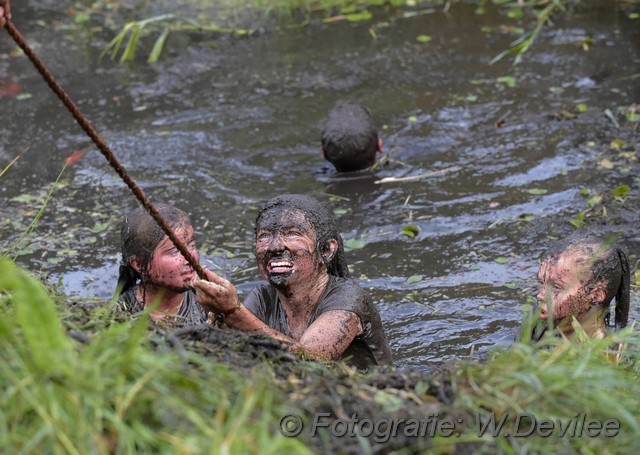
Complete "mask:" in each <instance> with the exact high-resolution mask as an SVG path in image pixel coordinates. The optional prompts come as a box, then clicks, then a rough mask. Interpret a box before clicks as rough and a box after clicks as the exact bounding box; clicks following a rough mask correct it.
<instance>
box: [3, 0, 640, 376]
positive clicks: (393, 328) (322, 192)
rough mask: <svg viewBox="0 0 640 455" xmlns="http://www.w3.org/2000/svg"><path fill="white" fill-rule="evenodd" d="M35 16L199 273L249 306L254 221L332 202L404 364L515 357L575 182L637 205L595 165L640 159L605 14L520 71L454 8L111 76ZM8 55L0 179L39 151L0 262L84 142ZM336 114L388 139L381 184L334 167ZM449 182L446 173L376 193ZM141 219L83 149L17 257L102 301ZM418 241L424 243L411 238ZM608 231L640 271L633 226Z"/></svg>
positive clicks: (627, 34) (175, 44) (93, 45)
mask: <svg viewBox="0 0 640 455" xmlns="http://www.w3.org/2000/svg"><path fill="white" fill-rule="evenodd" d="M33 4H35V5H36V6H33V5H31V6H27V5H16V6H15V7H14V9H15V11H14V15H15V23H16V25H17V26H18V27H19V29H20V30H21V31H22V33H23V34H24V35H25V37H26V38H27V40H28V42H29V43H30V44H31V45H32V46H33V47H34V48H35V50H36V52H38V54H39V55H40V56H41V58H42V59H43V60H44V61H45V62H46V63H47V65H48V66H49V67H50V70H51V71H52V73H53V74H54V75H55V76H56V77H57V78H58V80H59V82H60V83H61V84H62V85H63V87H65V88H66V90H67V91H68V92H69V93H70V95H71V96H72V97H73V99H74V100H75V101H76V102H77V103H78V105H79V106H80V108H81V110H82V111H83V112H84V113H85V114H86V115H87V116H88V117H89V118H90V119H91V120H92V122H93V123H94V125H95V126H96V128H97V129H98V130H99V131H100V132H101V134H102V135H103V136H104V137H105V139H106V140H107V142H108V143H109V145H110V146H111V148H112V150H113V151H114V152H115V154H116V155H117V156H118V158H119V159H120V160H121V161H122V162H123V163H124V164H125V166H126V168H127V170H128V171H129V172H130V173H131V175H132V176H133V177H134V178H135V179H136V181H137V182H138V183H139V184H140V185H141V186H142V187H143V188H144V190H145V192H146V193H147V194H148V195H149V196H150V198H151V199H152V200H154V201H163V202H169V203H173V204H175V205H177V206H179V207H181V208H183V209H185V210H186V211H187V212H188V213H190V214H191V216H192V221H193V223H194V226H195V228H196V232H197V235H198V238H199V243H200V247H201V251H202V253H203V254H202V257H203V259H202V261H203V263H205V264H207V265H208V266H209V267H210V268H213V269H214V270H217V271H218V272H219V273H221V274H223V275H225V276H227V277H229V278H230V279H232V281H234V282H236V283H238V284H239V286H240V289H241V290H242V291H247V290H248V289H250V288H251V287H252V285H253V284H254V283H255V282H256V281H257V280H259V277H258V275H257V271H256V269H255V264H254V259H253V250H252V239H253V221H254V218H255V215H256V213H257V207H258V206H259V205H260V204H261V203H262V202H264V201H266V200H267V199H268V198H271V197H272V196H274V195H277V194H280V193H306V194H309V195H311V196H314V197H316V198H318V199H320V200H322V201H325V202H327V203H329V204H330V205H331V206H332V207H333V208H334V210H335V212H336V216H337V218H338V222H339V226H340V227H341V230H342V233H343V237H344V239H345V241H346V242H347V245H351V246H353V247H357V248H355V249H352V250H351V251H349V253H348V258H349V260H350V263H351V265H352V270H353V274H354V276H356V277H357V278H359V279H360V282H361V284H362V285H363V286H364V287H366V288H367V289H368V290H369V291H370V292H371V294H372V295H373V297H374V300H375V301H376V303H377V305H378V308H379V310H380V313H381V316H382V318H383V321H384V324H385V327H386V329H387V331H388V334H389V337H390V342H391V346H392V349H393V352H394V355H395V358H396V360H397V363H398V364H399V365H400V366H415V367H419V368H425V367H428V365H429V363H431V362H439V361H441V360H444V359H451V358H455V357H464V356H468V355H469V353H470V352H471V350H475V351H476V352H481V353H482V352H486V351H487V350H488V349H490V348H492V347H493V346H496V345H500V344H507V343H509V341H510V340H511V339H512V338H513V337H514V335H515V334H516V332H517V328H518V326H519V323H520V321H521V318H522V307H523V305H522V304H524V303H526V301H527V296H532V295H533V294H534V291H533V288H534V286H535V279H534V274H535V271H536V267H537V261H538V258H539V255H540V254H541V251H542V250H543V249H544V247H545V245H546V242H547V241H548V240H549V238H550V237H553V236H561V235H565V234H567V233H569V232H571V231H572V230H573V229H574V228H573V227H572V226H571V225H570V224H569V220H571V219H573V218H575V216H576V214H577V212H579V211H580V210H584V208H585V198H584V197H583V196H581V195H580V192H581V191H582V190H583V188H587V190H588V191H600V190H602V189H603V188H608V189H613V188H615V187H617V186H618V185H622V184H626V185H629V186H630V187H631V188H632V191H636V187H637V184H638V181H637V176H635V175H632V173H630V172H626V173H625V171H624V169H622V170H621V172H620V173H619V174H618V175H620V177H619V178H616V179H615V180H612V181H602V175H603V174H602V172H601V171H602V169H601V168H600V167H599V164H598V163H599V162H601V160H602V153H603V152H607V151H608V150H609V144H610V143H611V142H612V141H614V140H615V139H623V140H625V143H626V145H625V147H626V148H625V150H635V152H636V155H637V150H638V145H637V144H638V141H637V139H638V134H637V131H635V130H634V128H633V127H634V125H633V124H632V123H630V122H627V121H625V119H624V117H623V116H621V115H618V114H617V112H618V111H617V110H618V108H619V107H626V106H629V105H631V104H632V103H639V102H640V27H639V26H638V25H639V22H638V20H632V19H629V18H628V17H627V15H626V14H624V12H623V11H621V10H619V9H616V7H615V6H614V5H611V4H609V3H603V4H602V5H600V6H591V7H589V8H584V9H582V10H577V11H575V12H573V13H572V14H569V15H567V16H566V17H563V18H558V19H557V20H556V21H555V22H554V23H553V25H552V26H549V27H546V28H545V29H544V30H543V32H542V35H541V36H540V38H539V41H538V42H537V43H536V44H535V46H534V47H533V49H532V50H531V51H530V52H529V53H528V54H526V56H525V58H524V61H523V63H521V64H520V65H518V66H515V67H514V66H512V64H511V61H507V60H505V61H500V62H498V63H497V64H495V65H489V61H490V60H491V59H492V58H493V57H494V56H495V55H497V54H498V53H499V52H501V51H502V50H504V49H505V48H506V47H508V44H509V43H510V42H511V41H513V40H514V39H515V38H516V37H517V36H516V35H513V34H508V33H507V32H506V31H505V28H504V26H505V25H513V24H517V22H514V21H513V20H511V19H508V18H506V17H505V16H504V15H502V14H500V13H499V12H498V11H495V10H490V11H489V12H488V13H487V14H486V15H482V16H479V15H477V14H475V12H474V7H473V6H471V5H465V4H459V3H455V4H453V6H452V8H451V9H450V10H449V12H448V13H446V14H445V13H443V12H441V11H436V12H434V13H431V14H419V15H416V16H413V17H403V16H401V15H398V14H396V13H395V12H389V13H385V14H378V15H376V16H374V19H373V20H372V21H371V22H366V23H347V22H337V23H332V24H324V25H313V26H310V27H306V28H302V29H298V30H289V31H286V32H272V33H265V34H262V35H261V36H256V37H252V38H249V39H228V38H222V39H220V40H219V41H218V43H217V46H216V47H215V48H212V47H211V46H210V39H208V38H203V37H202V36H182V37H178V38H176V39H174V40H173V41H171V39H170V41H169V52H168V53H167V54H166V55H165V57H164V58H163V59H162V60H161V62H160V63H159V64H156V65H153V66H151V65H147V64H146V63H144V58H143V56H142V52H141V53H140V56H139V58H138V59H137V60H136V62H135V63H134V64H132V65H120V64H117V63H112V62H111V61H109V60H103V61H102V62H100V61H99V60H98V55H99V53H100V51H101V50H102V49H103V48H104V46H105V40H108V39H109V38H110V37H111V36H107V35H106V34H105V36H96V35H92V34H90V33H89V32H88V31H87V30H85V29H82V28H80V29H78V30H75V31H68V30H65V29H64V28H62V27H60V26H58V27H56V26H54V20H59V19H62V21H63V22H64V21H67V22H69V21H70V19H69V18H68V17H66V16H65V13H64V11H62V10H51V9H48V7H47V6H46V5H47V3H46V2H42V3H38V2H33ZM38 21H40V22H38ZM43 24H44V25H47V26H43ZM520 25H524V26H526V27H527V29H530V28H531V24H530V23H528V22H523V23H522V24H520ZM371 27H373V29H374V30H375V35H376V38H374V37H373V35H372V33H370V28H371ZM490 30H491V31H490ZM98 35H99V34H98ZM419 35H429V36H431V37H432V40H431V41H430V42H428V43H421V42H419V41H418V40H417V39H416V38H417V37H418V36H419ZM586 38H590V39H592V41H593V43H592V45H591V46H590V48H589V49H588V50H586V51H585V50H584V49H583V48H582V47H581V46H580V42H582V41H583V40H585V39H586ZM187 44H188V46H186V45H187ZM14 47H15V46H14V45H13V43H12V42H10V39H9V36H8V35H7V34H6V33H5V34H2V35H1V37H0V56H1V58H0V77H1V78H2V80H0V89H1V88H2V87H5V90H4V91H2V90H0V94H2V95H1V98H2V106H3V109H2V110H0V122H1V124H2V135H1V137H0V160H1V161H0V166H1V167H2V168H4V167H5V166H6V165H7V164H8V163H9V162H10V161H11V160H12V159H13V158H15V157H16V156H17V155H18V154H19V153H20V152H22V151H25V152H24V154H23V156H22V157H21V158H20V160H19V161H18V162H17V163H16V164H15V165H14V166H13V167H11V169H10V170H9V171H8V172H7V173H6V174H5V175H4V176H2V177H1V178H0V193H1V194H2V207H1V208H0V213H1V214H2V222H1V224H0V233H1V240H0V246H1V247H2V250H3V251H4V250H7V249H9V248H11V246H12V245H13V244H14V242H16V241H17V240H18V238H19V237H20V235H21V233H22V232H24V230H25V229H26V227H27V226H28V225H29V223H30V222H31V220H32V219H33V217H34V216H35V214H36V212H37V210H38V209H39V207H40V206H41V205H42V203H43V200H44V197H45V196H46V193H47V192H48V191H49V189H50V188H51V186H52V185H53V182H54V181H55V179H56V177H57V175H58V173H59V172H60V170H61V169H62V164H63V161H64V159H65V158H66V157H67V156H69V155H70V154H71V153H72V152H73V151H75V150H79V149H83V148H85V147H87V146H88V145H90V144H89V142H88V139H87V138H86V137H85V136H83V133H82V132H81V130H80V129H79V127H78V126H77V125H76V124H75V123H74V121H73V119H72V117H71V116H70V115H69V114H68V113H67V112H66V110H65V109H64V108H63V106H62V104H61V103H60V102H59V101H58V100H57V99H56V98H55V97H54V95H53V94H52V93H51V92H50V91H49V89H48V88H47V86H46V85H45V84H44V82H43V81H42V80H41V79H40V76H39V75H38V74H37V73H36V71H35V70H34V69H33V68H32V67H31V66H30V63H29V62H28V61H27V60H26V58H25V57H24V56H22V57H13V56H10V53H11V51H12V50H13V49H14ZM505 77H506V79H499V78H505ZM511 78H512V79H511ZM510 83H512V85H513V86H510V85H509V84H510ZM12 84H13V85H12ZM16 85H17V86H18V87H19V89H18V90H19V93H18V94H17V96H16V93H13V92H11V90H14V91H15V87H16ZM6 87H9V88H6ZM11 87H14V88H13V89H11ZM338 99H351V100H354V101H358V102H361V103H363V104H365V105H366V106H368V107H369V108H370V109H371V111H372V112H373V114H374V117H375V118H376V121H377V123H378V125H379V126H380V132H381V133H380V134H381V137H382V139H383V141H384V148H385V152H386V153H388V156H389V158H390V159H391V162H390V163H389V164H387V165H385V166H382V167H381V168H380V169H378V170H377V171H376V172H375V175H368V176H359V177H339V176H336V175H335V174H333V173H332V172H331V170H330V169H329V168H328V166H327V165H326V164H325V163H324V162H323V161H322V159H321V157H320V153H319V149H320V130H321V127H322V123H323V121H324V118H325V116H326V114H327V113H328V111H329V110H330V108H331V107H332V106H333V104H334V103H335V101H336V100H338ZM581 104H582V105H584V107H586V111H585V112H580V109H579V108H578V105H581ZM606 109H609V110H610V111H611V112H612V113H613V114H614V116H615V118H616V120H617V123H618V124H617V125H616V124H614V122H613V121H612V120H611V119H610V118H608V117H607V116H606V115H605V114H604V112H605V110H606ZM583 110H584V109H583ZM563 112H564V113H563ZM567 113H569V114H571V115H568V114H567ZM633 147H635V149H634V148H633ZM623 161H624V160H622V161H621V162H620V163H621V164H619V166H621V167H624V162H623ZM437 170H445V171H444V172H443V173H441V174H439V175H436V176H431V177H422V178H418V179H416V180H410V181H396V182H390V183H378V180H380V179H382V178H385V177H395V178H400V177H409V176H419V175H421V174H427V173H429V172H432V171H437ZM135 204H136V202H135V200H134V198H133V196H131V195H130V194H129V193H128V190H127V189H126V188H125V187H124V185H123V184H122V183H121V182H120V181H119V180H118V178H117V176H116V174H115V173H114V172H113V171H112V170H111V169H110V167H109V166H108V164H107V163H106V161H105V160H104V158H103V157H102V155H100V154H99V152H97V150H95V149H91V151H89V152H88V153H87V155H86V156H85V157H84V158H82V159H81V160H80V161H78V162H77V163H75V164H73V165H72V166H70V167H69V168H68V169H67V170H66V171H65V173H64V175H63V177H62V179H61V183H60V184H59V185H58V187H57V189H56V191H55V193H54V194H53V197H52V199H51V201H50V202H49V205H48V206H47V208H46V210H45V212H44V214H43V216H42V218H41V219H40V221H39V222H38V223H37V225H36V228H35V231H34V232H33V234H32V236H31V237H30V239H29V240H28V242H27V243H26V245H24V248H23V249H22V251H21V254H20V255H19V256H18V259H17V260H18V262H19V263H20V264H21V265H23V266H25V267H26V268H28V269H30V270H33V271H45V272H46V273H47V274H48V275H50V276H51V278H52V279H53V281H54V282H59V283H60V285H61V289H62V291H63V292H65V293H69V294H71V295H74V296H83V297H86V296H97V297H101V298H108V297H110V296H111V294H112V292H113V289H114V287H115V282H116V273H117V266H118V260H119V244H118V243H119V220H120V216H121V214H122V213H123V212H125V211H128V210H129V209H131V208H133V207H134V206H135ZM406 226H415V227H417V228H418V230H419V231H418V233H417V235H416V236H415V237H414V238H410V237H408V236H406V235H403V234H402V230H403V228H405V227H406ZM606 229H608V230H610V231H612V232H617V233H619V234H621V235H622V239H623V241H624V242H625V243H626V244H627V245H628V247H629V250H630V252H631V253H632V256H633V259H635V252H636V251H637V247H638V245H639V244H640V237H639V235H638V231H637V225H636V226H635V227H634V228H633V229H631V228H629V226H628V225H626V224H619V225H616V224H615V223H610V224H609V225H608V226H607V227H606ZM633 302H634V303H637V296H635V295H634V297H633ZM637 315H638V312H637V309H634V310H632V316H634V317H636V316H637Z"/></svg>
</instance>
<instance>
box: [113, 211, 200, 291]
mask: <svg viewBox="0 0 640 455" xmlns="http://www.w3.org/2000/svg"><path fill="white" fill-rule="evenodd" d="M155 207H156V210H158V213H160V215H161V216H162V218H163V219H164V220H165V221H166V222H167V224H168V225H169V226H170V227H171V228H173V229H177V228H180V227H184V226H190V225H191V222H190V221H189V216H188V215H187V214H186V213H185V212H183V211H182V210H180V209H178V208H176V207H173V206H172V205H168V204H156V206H155ZM165 235H166V233H165V232H164V231H163V230H162V228H161V227H160V226H159V225H158V223H156V221H155V220H154V219H153V218H152V217H151V215H149V213H148V212H147V211H146V210H145V209H144V208H142V207H138V208H137V209H134V210H133V211H131V212H129V213H128V214H127V215H126V216H125V217H124V219H123V220H122V229H121V230H120V240H121V247H122V261H121V262H120V270H119V275H118V286H117V288H116V292H120V293H124V292H125V291H126V290H127V289H129V288H131V287H133V286H135V284H136V283H137V282H138V280H140V281H141V282H142V283H143V284H144V282H145V281H146V278H147V270H148V267H149V264H150V262H151V259H152V258H153V252H154V250H155V249H156V247H157V246H158V244H159V243H160V241H161V240H162V239H163V238H164V237H165ZM131 259H136V260H137V261H138V263H139V264H140V273H138V272H136V270H135V269H134V268H133V267H132V266H131V264H130V263H129V262H130V261H131Z"/></svg>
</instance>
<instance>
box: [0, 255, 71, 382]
mask: <svg viewBox="0 0 640 455" xmlns="http://www.w3.org/2000/svg"><path fill="white" fill-rule="evenodd" d="M0 289H3V290H5V291H11V292H12V293H13V295H12V300H13V304H14V306H15V309H16V317H17V320H18V324H19V325H20V329H21V330H22V333H23V335H24V341H25V342H26V346H25V348H26V349H27V350H28V353H29V355H28V356H25V357H24V358H29V359H31V361H33V364H34V366H35V367H37V368H38V369H39V370H40V371H41V372H43V373H47V374H48V373H53V372H55V371H56V370H57V369H58V368H59V367H60V364H59V363H58V362H55V361H52V358H51V356H52V355H55V356H56V358H61V354H64V353H65V352H68V351H69V348H70V344H69V339H68V338H67V336H66V333H65V331H64V329H63V327H62V324H61V323H60V316H59V314H58V310H57V308H56V306H55V303H54V302H53V299H52V298H51V296H50V295H49V294H48V292H47V290H46V289H45V288H44V286H43V285H42V284H41V283H40V282H39V281H37V280H36V279H34V278H32V277H31V276H29V275H28V274H27V273H26V272H25V271H24V270H22V269H21V268H19V267H18V266H17V265H15V264H14V263H13V262H12V261H10V260H9V259H6V258H0Z"/></svg>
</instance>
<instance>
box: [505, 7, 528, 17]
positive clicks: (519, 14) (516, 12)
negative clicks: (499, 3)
mask: <svg viewBox="0 0 640 455" xmlns="http://www.w3.org/2000/svg"><path fill="white" fill-rule="evenodd" d="M523 14H524V13H523V12H522V9H520V8H516V9H512V10H511V11H509V12H508V13H507V16H509V17H510V18H511V19H521V18H522V16H523Z"/></svg>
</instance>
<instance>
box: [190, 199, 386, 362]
mask: <svg viewBox="0 0 640 455" xmlns="http://www.w3.org/2000/svg"><path fill="white" fill-rule="evenodd" d="M255 234H256V238H255V255H256V259H257V263H258V269H259V271H260V274H261V276H262V277H263V278H264V279H265V280H266V281H267V282H266V283H262V284H259V285H258V286H257V287H256V288H254V289H253V290H252V291H251V292H250V293H249V294H248V296H247V297H246V298H245V299H244V302H243V303H241V302H240V300H239V299H238V295H237V292H236V288H235V287H234V286H233V285H232V284H231V283H230V282H229V281H227V280H226V279H224V278H221V277H219V276H217V275H215V274H213V273H211V272H209V271H207V278H208V279H207V280H199V279H197V278H196V281H195V287H196V292H197V299H198V301H199V302H200V303H202V304H203V306H205V307H207V308H210V309H211V310H212V311H215V312H216V313H218V314H222V315H223V317H224V323H225V324H226V325H227V326H229V327H232V328H235V329H239V330H242V331H244V332H254V333H264V334H268V335H270V336H272V337H274V338H276V339H278V340H281V341H284V342H286V343H288V345H289V346H290V349H291V350H297V349H300V348H302V349H303V350H304V351H305V352H306V353H307V354H309V355H310V356H311V357H312V358H314V359H316V360H339V359H344V360H346V361H347V363H348V364H350V365H352V366H355V367H357V368H358V369H361V370H365V369H368V368H369V367H370V366H373V365H389V364H391V363H392V357H391V350H390V348H389V344H388V342H387V337H386V335H385V333H384V331H383V328H382V323H381V320H380V315H379V314H378V311H377V310H376V308H375V307H374V305H373V303H372V301H371V298H370V296H369V295H368V293H367V292H365V290H364V289H362V288H361V287H360V286H359V285H358V284H357V283H356V282H355V281H354V280H353V279H351V278H350V277H349V272H348V269H347V264H346V262H345V259H344V247H343V243H342V237H341V236H340V234H339V233H338V230H337V228H336V223H335V220H334V218H333V215H332V214H331V212H330V211H329V210H328V209H327V208H326V207H325V206H323V205H322V204H320V203H319V202H318V201H317V200H315V199H313V198H311V197H308V196H303V195H282V196H278V197H275V198H273V199H271V200H270V201H268V202H267V203H266V204H265V205H264V206H263V207H262V209H261V210H260V212H259V214H258V217H257V219H256V224H255Z"/></svg>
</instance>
